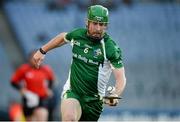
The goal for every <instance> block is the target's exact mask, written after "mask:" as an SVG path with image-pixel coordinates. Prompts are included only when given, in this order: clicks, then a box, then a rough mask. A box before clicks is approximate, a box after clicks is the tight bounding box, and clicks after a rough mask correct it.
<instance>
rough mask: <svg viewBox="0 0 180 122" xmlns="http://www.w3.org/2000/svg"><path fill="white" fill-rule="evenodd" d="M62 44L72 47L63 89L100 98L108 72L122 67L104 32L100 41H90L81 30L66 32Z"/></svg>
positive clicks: (115, 48)
mask: <svg viewBox="0 0 180 122" xmlns="http://www.w3.org/2000/svg"><path fill="white" fill-rule="evenodd" d="M65 41H66V42H70V43H71V45H72V53H73V60H72V64H71V68H70V74H69V78H68V80H67V82H66V84H65V86H64V90H67V89H71V90H72V91H74V92H76V93H78V94H83V95H101V96H104V95H105V89H106V84H107V83H108V80H109V77H110V74H111V69H112V68H121V67H123V63H122V56H121V50H120V48H119V47H118V46H117V45H116V44H115V42H114V41H113V40H112V39H111V38H110V37H109V35H108V34H106V33H105V35H104V38H103V39H102V40H101V42H94V41H92V40H91V38H89V37H88V36H87V29H83V28H79V29H76V30H73V31H72V32H69V33H67V35H66V36H65Z"/></svg>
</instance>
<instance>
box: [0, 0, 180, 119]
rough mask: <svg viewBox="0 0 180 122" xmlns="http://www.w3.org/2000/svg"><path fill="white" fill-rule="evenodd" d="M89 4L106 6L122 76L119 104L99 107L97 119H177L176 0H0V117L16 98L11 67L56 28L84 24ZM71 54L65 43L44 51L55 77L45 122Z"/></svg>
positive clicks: (179, 31) (179, 0)
mask: <svg viewBox="0 0 180 122" xmlns="http://www.w3.org/2000/svg"><path fill="white" fill-rule="evenodd" d="M92 4H101V5H104V6H106V7H107V8H109V10H110V12H109V13H110V24H109V27H108V33H109V34H110V35H111V36H112V38H113V39H114V40H115V41H116V43H118V45H119V46H120V48H121V49H122V51H123V59H124V64H125V69H126V77H127V86H126V89H125V91H124V93H123V95H122V97H123V99H122V100H121V101H120V104H119V105H118V106H117V107H115V108H113V107H108V106H105V108H104V112H103V114H102V116H101V117H100V121H104V120H111V121H123V120H150V121H152V120H153V121H154V120H155V121H160V120H171V121H175V120H180V90H179V87H180V0H0V120H9V113H8V112H9V106H10V105H11V104H12V103H14V102H21V100H20V95H19V94H18V92H17V91H16V90H15V89H13V88H12V86H11V85H10V77H11V74H12V73H13V71H14V70H15V69H16V68H17V67H18V66H19V65H20V64H22V63H24V62H26V58H27V56H28V54H29V52H30V51H31V50H33V49H38V48H39V47H41V45H43V44H45V43H46V42H48V41H49V40H50V39H51V38H53V37H54V36H56V35H57V34H59V33H60V32H63V31H65V32H69V31H71V30H72V29H74V28H78V27H85V18H86V10H87V7H88V6H90V5H92ZM71 56H72V54H71V47H70V45H65V46H63V47H61V48H57V49H55V50H54V51H52V52H49V53H48V54H47V55H46V59H45V62H44V63H46V64H49V65H51V66H52V68H53V70H54V72H55V75H56V83H55V85H54V93H55V97H54V100H53V102H52V105H53V106H54V107H53V108H54V109H53V112H52V117H51V120H60V115H59V103H60V94H61V91H62V87H63V85H64V83H65V81H66V79H67V77H68V70H69V67H70V63H71ZM110 81H111V82H110V84H109V85H112V84H113V83H114V82H113V81H114V79H113V77H111V80H110Z"/></svg>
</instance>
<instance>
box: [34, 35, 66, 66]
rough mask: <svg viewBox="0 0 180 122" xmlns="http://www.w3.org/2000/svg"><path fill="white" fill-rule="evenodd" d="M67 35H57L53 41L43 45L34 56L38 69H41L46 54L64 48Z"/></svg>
mask: <svg viewBox="0 0 180 122" xmlns="http://www.w3.org/2000/svg"><path fill="white" fill-rule="evenodd" d="M65 35H66V33H65V32H63V33H60V34H59V35H57V36H56V37H54V38H53V39H51V40H50V41H49V42H48V43H46V44H45V45H43V46H42V47H41V48H40V49H39V50H38V51H37V52H36V53H35V54H34V56H33V60H34V65H35V66H36V68H39V65H40V64H41V62H42V61H43V60H44V57H45V54H46V53H47V52H48V51H50V50H52V49H54V48H57V47H60V46H62V45H63V44H65V43H66V41H65V39H64V38H65Z"/></svg>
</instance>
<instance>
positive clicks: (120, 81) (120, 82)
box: [113, 67, 126, 96]
mask: <svg viewBox="0 0 180 122" xmlns="http://www.w3.org/2000/svg"><path fill="white" fill-rule="evenodd" d="M113 74H114V77H115V80H116V83H115V91H114V92H113V94H115V95H117V96H120V95H121V94H122V92H123V91H124V88H125V86H126V77H125V71H124V67H121V68H118V69H113Z"/></svg>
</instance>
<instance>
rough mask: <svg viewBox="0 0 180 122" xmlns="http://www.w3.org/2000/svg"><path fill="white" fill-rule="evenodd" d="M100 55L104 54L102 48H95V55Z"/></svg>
mask: <svg viewBox="0 0 180 122" xmlns="http://www.w3.org/2000/svg"><path fill="white" fill-rule="evenodd" d="M100 55H102V52H101V49H96V50H94V57H98V56H100Z"/></svg>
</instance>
